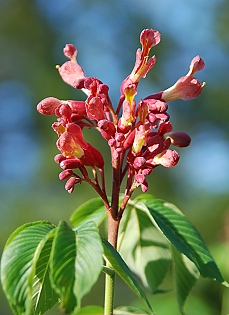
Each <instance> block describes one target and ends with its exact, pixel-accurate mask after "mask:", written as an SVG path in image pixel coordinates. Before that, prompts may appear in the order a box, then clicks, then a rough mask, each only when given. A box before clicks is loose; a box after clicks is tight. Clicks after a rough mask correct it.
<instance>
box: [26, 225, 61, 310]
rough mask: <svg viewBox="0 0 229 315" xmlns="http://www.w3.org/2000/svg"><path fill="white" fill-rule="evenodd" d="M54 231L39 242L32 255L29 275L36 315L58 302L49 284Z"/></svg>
mask: <svg viewBox="0 0 229 315" xmlns="http://www.w3.org/2000/svg"><path fill="white" fill-rule="evenodd" d="M55 231H56V230H55V229H54V230H52V231H51V232H50V233H48V234H47V235H46V237H45V238H44V239H43V240H42V241H41V242H40V244H39V246H38V247H37V250H36V252H35V254H34V263H33V265H34V272H33V274H31V283H32V287H33V308H34V313H35V314H37V315H40V314H44V313H45V312H46V311H48V310H49V309H51V308H52V307H53V306H54V305H55V304H56V303H57V302H58V299H59V297H58V295H57V294H56V292H55V291H54V289H53V287H52V285H51V282H50V254H51V249H52V243H53V238H54V235H55Z"/></svg>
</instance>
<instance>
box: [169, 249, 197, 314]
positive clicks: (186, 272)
mask: <svg viewBox="0 0 229 315" xmlns="http://www.w3.org/2000/svg"><path fill="white" fill-rule="evenodd" d="M173 253H174V255H173V256H174V265H175V268H174V273H175V284H176V296H177V302H178V306H179V308H180V310H181V312H183V306H184V303H185V301H186V298H187V296H188V294H189V292H190V291H191V289H192V287H193V286H194V284H195V283H196V281H197V279H198V278H199V271H198V270H197V267H196V265H195V264H194V263H193V262H191V260H189V259H188V258H187V257H186V256H185V255H183V254H181V253H180V252H179V251H178V250H177V249H176V248H173Z"/></svg>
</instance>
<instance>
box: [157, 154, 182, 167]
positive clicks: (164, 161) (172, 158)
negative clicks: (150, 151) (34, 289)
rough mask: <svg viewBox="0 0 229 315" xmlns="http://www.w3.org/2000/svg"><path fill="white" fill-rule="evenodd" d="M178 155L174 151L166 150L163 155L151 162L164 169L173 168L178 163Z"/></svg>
mask: <svg viewBox="0 0 229 315" xmlns="http://www.w3.org/2000/svg"><path fill="white" fill-rule="evenodd" d="M179 158H180V156H179V154H178V153H177V151H175V150H166V151H165V152H164V153H161V154H158V155H156V156H155V157H154V159H153V162H154V163H156V164H160V165H162V166H164V167H173V166H175V165H177V163H178V161H179Z"/></svg>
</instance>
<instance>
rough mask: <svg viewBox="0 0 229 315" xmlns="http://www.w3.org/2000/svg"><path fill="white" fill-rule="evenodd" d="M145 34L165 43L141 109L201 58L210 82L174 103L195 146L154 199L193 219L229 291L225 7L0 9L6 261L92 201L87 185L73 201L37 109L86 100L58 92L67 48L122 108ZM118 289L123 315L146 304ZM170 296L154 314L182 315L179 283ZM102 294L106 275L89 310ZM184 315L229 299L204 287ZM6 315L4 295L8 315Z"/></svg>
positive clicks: (174, 116)
mask: <svg viewBox="0 0 229 315" xmlns="http://www.w3.org/2000/svg"><path fill="white" fill-rule="evenodd" d="M144 28H154V29H157V30H159V32H160V33H161V38H162V41H161V43H160V44H159V45H158V46H157V47H155V48H154V50H153V53H155V54H156V56H157V63H156V65H155V67H154V68H153V69H152V70H151V72H150V73H149V74H148V75H147V78H146V79H145V80H142V81H141V82H140V85H139V92H138V95H137V99H138V100H139V99H140V98H144V97H145V96H147V95H149V94H152V93H155V92H158V91H160V90H163V89H165V88H167V87H169V86H171V85H172V84H173V83H174V82H175V81H176V80H177V79H178V78H179V77H180V76H182V75H185V74H186V73H187V72H188V67H189V63H190V61H191V59H192V58H193V57H194V56H196V55H200V56H201V57H202V58H203V59H204V60H205V62H206V68H205V69H204V71H202V72H201V73H198V74H197V77H198V78H199V79H200V81H206V82H207V85H206V87H205V88H204V91H203V93H202V94H201V96H200V97H199V98H198V99H196V100H193V101H191V102H183V101H174V102H172V103H171V104H169V113H170V115H171V122H172V123H173V126H174V130H176V131H185V132H187V133H189V134H190V136H191V137H192V143H191V146H190V147H188V148H186V149H183V150H181V151H180V154H181V160H180V162H179V163H178V165H177V166H176V167H175V168H173V169H164V168H157V169H156V170H155V172H154V173H153V174H152V175H151V177H150V180H149V182H150V188H149V193H152V194H153V195H155V196H156V197H158V198H163V199H165V200H167V201H170V202H173V203H175V204H176V205H177V206H178V207H179V208H181V209H182V210H183V211H184V212H185V214H186V216H187V217H188V218H189V219H190V220H191V222H192V223H194V225H195V226H196V227H197V228H198V229H199V230H200V232H201V234H202V236H203V238H204V239H205V241H206V242H207V244H208V246H209V248H210V250H211V252H212V254H213V256H214V258H215V260H216V262H217V263H218V266H219V268H220V269H221V272H222V273H223V276H224V277H225V278H226V279H227V280H228V281H229V263H228V260H229V245H228V244H229V124H228V118H229V101H228V91H229V75H228V71H229V61H228V53H229V35H228V34H229V33H228V30H229V2H228V0H212V1H208V0H201V1H199V0H190V1H183V0H174V1H170V0H141V1H139V0H122V1H106V0H95V1H92V0H81V1H80V0H79V1H77V0H64V1H61V0H55V1H54V0H49V1H45V0H37V1H35V0H34V1H33V0H20V1H17V0H0V112H1V124H0V198H1V206H0V218H1V220H0V231H1V239H0V251H1V252H2V249H3V247H4V244H5V242H6V240H7V238H8V236H9V235H10V234H11V233H12V232H13V230H15V229H16V228H17V227H18V226H19V225H21V224H23V223H25V222H28V221H35V220H41V219H45V220H50V221H51V222H53V223H57V222H58V221H59V220H60V219H64V220H68V218H69V216H70V215H71V213H72V211H73V210H74V209H75V208H76V207H77V206H79V205H80V204H81V203H82V202H84V201H86V200H87V199H88V198H91V197H93V196H95V193H94V192H93V191H92V189H91V188H90V187H87V186H86V185H85V184H82V185H80V186H77V187H76V189H75V192H74V193H73V194H72V195H69V194H68V193H67V192H66V191H65V190H64V182H60V181H59V180H58V173H59V171H60V169H59V166H58V165H56V164H55V163H54V161H53V157H54V155H55V154H56V153H58V152H57V149H56V147H55V141H56V134H55V133H54V132H53V131H52V129H51V123H52V122H53V117H51V118H50V117H44V116H41V115H40V114H38V113H37V111H36V104H37V103H38V102H39V101H40V100H41V99H43V98H45V97H48V96H55V97H57V98H60V99H82V100H83V99H84V95H83V94H82V93H80V92H78V91H75V90H74V89H73V88H71V87H69V86H67V85H66V84H65V83H63V82H62V80H61V79H60V77H59V75H58V72H57V70H56V69H55V65H56V64H61V63H62V62H64V61H65V60H66V59H65V57H64V56H63V53H62V49H63V47H64V45H65V44H66V43H73V44H75V46H76V47H77V49H78V62H79V63H80V65H81V66H82V67H83V68H84V69H85V71H86V74H87V75H88V76H95V77H98V78H99V79H100V80H102V81H103V82H104V83H106V84H108V85H109V86H110V96H111V99H112V101H113V104H117V102H118V99H119V87H120V84H121V82H122V80H123V79H124V78H126V77H127V75H128V74H129V73H130V71H131V70H132V68H133V65H134V62H135V51H136V49H137V48H138V47H140V44H139V34H140V32H141V30H142V29H144ZM86 138H87V139H88V141H90V142H92V143H93V144H94V145H95V146H96V147H98V148H99V149H100V150H103V152H104V155H105V158H106V161H107V162H109V151H108V148H107V146H106V142H105V141H101V138H100V137H99V135H97V134H96V133H95V132H91V133H90V132H88V133H87V134H86ZM107 174H109V171H108V168H107ZM108 180H109V179H108ZM138 193H141V191H140V190H139V191H138ZM117 286H118V289H117V293H116V304H117V305H128V304H132V305H138V301H136V300H135V297H134V296H133V295H132V293H131V292H130V291H129V289H128V288H127V287H126V286H125V285H124V284H123V283H121V282H120V281H117ZM162 288H163V289H168V290H169V292H168V293H166V294H163V295H156V296H153V297H152V300H151V301H152V306H153V308H154V310H155V311H156V312H157V314H158V315H168V314H169V315H170V314H171V315H177V314H179V312H178V310H177V307H176V301H175V295H174V292H173V290H172V288H173V279H172V278H171V276H168V278H167V279H166V281H165V283H164V284H162ZM103 290H104V289H103V276H101V279H100V281H99V283H98V284H97V285H96V286H95V288H93V290H92V292H91V294H89V295H88V297H87V298H85V299H84V304H88V303H90V304H101V305H102V303H103ZM186 311H187V314H188V315H195V314H198V315H200V314H201V315H226V314H228V313H229V292H228V290H226V289H224V288H223V287H221V286H220V285H218V284H217V283H214V282H210V281H208V280H206V279H201V280H200V281H199V282H198V283H197V285H196V286H195V287H194V289H193V290H192V293H191V295H190V297H189V298H188V301H187V304H186ZM10 314H12V312H11V311H10V308H9V306H8V303H7V301H6V298H5V296H4V295H3V292H2V289H1V290H0V315H10ZM47 314H50V315H54V314H58V311H57V310H52V311H50V312H48V313H47Z"/></svg>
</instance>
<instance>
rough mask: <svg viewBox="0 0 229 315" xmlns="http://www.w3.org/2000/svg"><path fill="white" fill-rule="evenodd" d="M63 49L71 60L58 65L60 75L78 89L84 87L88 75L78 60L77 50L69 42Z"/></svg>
mask: <svg viewBox="0 0 229 315" xmlns="http://www.w3.org/2000/svg"><path fill="white" fill-rule="evenodd" d="M63 51H64V55H65V56H66V57H67V58H69V59H70V61H66V62H65V63H64V64H63V65H62V66H61V67H58V71H59V73H60V76H61V78H62V79H63V81H64V82H66V83H67V84H69V85H71V86H73V87H74V88H76V89H82V88H83V82H84V80H85V79H86V76H85V73H84V70H83V68H82V67H81V66H79V65H78V63H77V61H76V56H77V50H76V48H75V47H74V46H73V45H72V44H67V45H66V46H65V48H64V49H63Z"/></svg>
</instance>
